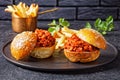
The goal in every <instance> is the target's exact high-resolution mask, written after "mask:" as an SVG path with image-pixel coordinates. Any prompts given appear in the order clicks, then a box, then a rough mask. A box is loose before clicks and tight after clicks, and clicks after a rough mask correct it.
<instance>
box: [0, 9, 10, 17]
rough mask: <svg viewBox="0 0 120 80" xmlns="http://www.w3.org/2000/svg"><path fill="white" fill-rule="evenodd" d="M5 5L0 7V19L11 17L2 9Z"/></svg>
mask: <svg viewBox="0 0 120 80" xmlns="http://www.w3.org/2000/svg"><path fill="white" fill-rule="evenodd" d="M5 8H6V7H0V19H11V17H10V15H11V14H10V13H8V12H5V11H4V9H5Z"/></svg>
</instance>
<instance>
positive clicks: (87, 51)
mask: <svg viewBox="0 0 120 80" xmlns="http://www.w3.org/2000/svg"><path fill="white" fill-rule="evenodd" d="M100 49H106V40H105V38H104V37H103V36H102V35H101V34H100V33H99V32H97V31H96V30H94V29H89V28H84V29H80V31H79V32H78V33H77V34H73V35H72V36H71V37H70V38H68V39H67V40H66V41H65V44H64V54H65V56H66V58H68V59H69V60H70V61H71V62H83V63H85V62H91V61H94V60H96V59H97V58H98V57H99V55H100Z"/></svg>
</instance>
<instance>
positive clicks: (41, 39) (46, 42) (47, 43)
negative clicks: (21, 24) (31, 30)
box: [35, 29, 55, 47]
mask: <svg viewBox="0 0 120 80" xmlns="http://www.w3.org/2000/svg"><path fill="white" fill-rule="evenodd" d="M35 34H36V35H37V46H36V47H51V46H53V45H54V44H55V38H53V36H52V35H51V34H50V32H48V31H47V30H42V29H36V30H35Z"/></svg>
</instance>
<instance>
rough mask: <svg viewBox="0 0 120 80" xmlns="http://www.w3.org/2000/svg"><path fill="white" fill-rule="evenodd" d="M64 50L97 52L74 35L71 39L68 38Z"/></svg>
mask: <svg viewBox="0 0 120 80" xmlns="http://www.w3.org/2000/svg"><path fill="white" fill-rule="evenodd" d="M64 49H67V50H69V51H73V52H92V51H95V50H99V49H98V48H96V47H94V46H92V45H91V44H89V43H87V42H85V41H83V40H81V39H80V38H79V37H77V36H76V35H75V34H73V35H72V37H70V38H68V39H67V40H66V42H65V44H64Z"/></svg>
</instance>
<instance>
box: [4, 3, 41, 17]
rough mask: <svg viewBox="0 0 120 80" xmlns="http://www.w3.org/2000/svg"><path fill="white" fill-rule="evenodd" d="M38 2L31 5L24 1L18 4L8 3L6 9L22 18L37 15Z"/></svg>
mask: <svg viewBox="0 0 120 80" xmlns="http://www.w3.org/2000/svg"><path fill="white" fill-rule="evenodd" d="M38 9H39V6H38V4H34V3H33V4H31V5H30V7H29V6H28V5H26V4H25V3H23V2H20V3H19V4H18V5H11V6H10V5H8V6H7V8H6V9H5V11H6V12H10V13H12V14H14V15H16V16H19V17H20V18H29V17H36V16H37V15H38Z"/></svg>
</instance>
